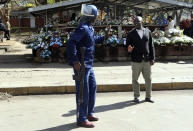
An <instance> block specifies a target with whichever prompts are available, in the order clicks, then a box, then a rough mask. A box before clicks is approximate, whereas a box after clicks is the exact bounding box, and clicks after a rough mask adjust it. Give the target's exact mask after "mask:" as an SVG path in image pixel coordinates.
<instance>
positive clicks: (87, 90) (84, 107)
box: [74, 68, 97, 122]
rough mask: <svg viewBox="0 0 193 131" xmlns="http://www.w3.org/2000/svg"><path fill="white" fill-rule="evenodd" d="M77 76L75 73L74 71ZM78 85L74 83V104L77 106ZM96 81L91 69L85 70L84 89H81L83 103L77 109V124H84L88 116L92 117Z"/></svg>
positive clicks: (77, 82)
mask: <svg viewBox="0 0 193 131" xmlns="http://www.w3.org/2000/svg"><path fill="white" fill-rule="evenodd" d="M74 72H75V74H76V75H77V72H76V71H74ZM79 87H80V83H79V81H76V104H77V105H78V92H79ZM96 89H97V87H96V80H95V75H94V71H93V68H86V69H85V79H84V89H83V103H82V104H81V105H80V108H79V111H78V110H77V111H78V112H79V116H78V120H77V122H84V121H86V120H87V116H88V115H91V116H92V115H93V113H94V105H95V99H96Z"/></svg>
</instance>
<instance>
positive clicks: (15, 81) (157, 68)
mask: <svg viewBox="0 0 193 131" xmlns="http://www.w3.org/2000/svg"><path fill="white" fill-rule="evenodd" d="M9 42H12V43H11V44H12V45H11V47H10V48H9V51H8V52H6V53H4V54H2V55H1V56H0V92H8V93H10V94H13V95H27V94H49V93H73V92H75V88H74V81H73V80H72V74H73V71H72V68H71V67H69V66H68V65H67V64H66V63H34V62H33V61H32V59H31V57H32V56H31V49H25V45H23V44H21V43H20V42H17V41H16V42H15V40H13V41H9ZM94 71H95V75H96V81H97V84H98V91H99V92H106V91H131V90H132V87H131V82H132V81H131V75H132V74H131V62H109V63H102V62H96V63H95V64H94ZM152 80H153V81H152V82H153V90H168V89H193V60H189V61H188V60H187V61H173V62H166V61H165V62H156V63H155V65H154V66H153V67H152ZM139 82H140V83H141V84H142V86H141V87H142V90H144V80H143V78H142V75H141V76H140V79H139Z"/></svg>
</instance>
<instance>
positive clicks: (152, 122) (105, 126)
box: [0, 90, 193, 131]
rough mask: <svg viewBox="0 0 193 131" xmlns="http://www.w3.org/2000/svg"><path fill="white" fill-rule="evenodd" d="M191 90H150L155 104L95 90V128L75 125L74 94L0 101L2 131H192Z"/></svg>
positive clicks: (127, 94)
mask: <svg viewBox="0 0 193 131" xmlns="http://www.w3.org/2000/svg"><path fill="white" fill-rule="evenodd" d="M192 94H193V90H180V91H179V90H178V91H176V90H173V91H153V96H152V99H153V100H154V101H155V103H153V104H152V103H148V102H144V97H145V92H142V93H141V97H140V103H139V104H134V103H133V102H131V100H133V92H121V93H120V92H118V93H117V92H116V93H115V92H114V93H97V97H96V105H95V115H96V116H97V117H99V121H97V122H94V124H95V128H93V129H87V128H82V127H78V126H76V110H75V107H76V105H75V95H74V94H63V95H29V96H15V97H13V98H11V99H10V102H7V101H1V100H0V107H1V108H0V116H1V117H0V130H1V131H87V130H88V131H192V129H193V125H192V121H193V117H192V116H193V111H192V109H193V96H192Z"/></svg>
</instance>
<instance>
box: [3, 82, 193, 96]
mask: <svg viewBox="0 0 193 131" xmlns="http://www.w3.org/2000/svg"><path fill="white" fill-rule="evenodd" d="M140 86H141V90H142V91H144V90H145V85H144V84H141V85H140ZM183 89H193V82H173V83H153V84H152V90H153V91H156V90H183ZM132 90H133V89H132V85H131V84H115V85H98V86H97V91H98V92H127V91H132ZM0 92H7V93H9V94H11V95H40V94H62V93H75V86H51V87H49V86H37V87H16V88H0Z"/></svg>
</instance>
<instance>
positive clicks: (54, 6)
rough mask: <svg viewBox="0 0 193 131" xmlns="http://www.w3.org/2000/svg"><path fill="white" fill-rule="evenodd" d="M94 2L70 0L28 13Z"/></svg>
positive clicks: (35, 8)
mask: <svg viewBox="0 0 193 131" xmlns="http://www.w3.org/2000/svg"><path fill="white" fill-rule="evenodd" d="M91 1H94V0H68V1H63V2H58V3H55V4H48V5H42V6H38V7H34V8H29V9H28V12H30V13H31V12H37V11H42V10H48V9H54V8H59V7H63V6H69V5H76V4H80V3H86V2H91Z"/></svg>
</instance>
